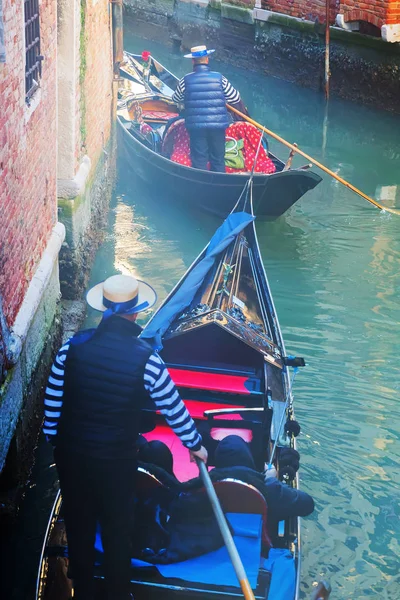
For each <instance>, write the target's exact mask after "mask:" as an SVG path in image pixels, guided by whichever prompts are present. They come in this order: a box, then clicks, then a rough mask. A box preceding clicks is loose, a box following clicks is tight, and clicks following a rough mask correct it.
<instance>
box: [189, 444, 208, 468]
mask: <svg viewBox="0 0 400 600" xmlns="http://www.w3.org/2000/svg"><path fill="white" fill-rule="evenodd" d="M189 452H190V462H195V459H196V458H199V459H200V460H202V461H203V463H205V464H207V459H208V452H207V450H206V449H205V448H204V446H202V447H201V448H200V450H196V451H194V450H189Z"/></svg>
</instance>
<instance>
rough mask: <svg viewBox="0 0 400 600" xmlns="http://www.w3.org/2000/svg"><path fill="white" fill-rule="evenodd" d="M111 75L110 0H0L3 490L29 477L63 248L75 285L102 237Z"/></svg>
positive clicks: (53, 338) (53, 340)
mask: <svg viewBox="0 0 400 600" xmlns="http://www.w3.org/2000/svg"><path fill="white" fill-rule="evenodd" d="M112 80H113V61H112V23H111V11H110V5H109V0H0V212H1V219H0V474H1V475H0V493H1V492H2V491H4V488H7V487H12V486H15V485H17V484H18V479H20V480H22V479H23V473H22V471H23V470H24V469H23V468H22V466H23V465H26V466H29V460H26V458H27V457H28V456H29V454H30V452H31V448H32V442H34V441H35V440H36V433H37V430H38V425H39V423H40V420H41V411H40V410H38V409H37V407H38V402H37V401H38V399H39V398H40V395H41V393H42V390H43V385H44V383H45V380H46V378H47V372H48V366H49V363H50V361H51V359H52V356H53V351H54V347H55V346H56V345H58V343H59V341H60V339H59V329H60V327H59V319H57V313H58V310H59V309H58V305H59V299H60V279H61V280H62V279H63V276H62V273H61V278H60V275H59V272H60V271H59V252H60V249H62V252H61V255H60V256H61V259H60V266H61V265H62V264H63V266H64V271H66V272H68V270H70V271H72V272H74V273H79V274H80V275H79V276H80V284H81V286H80V288H79V289H78V288H74V290H75V291H74V292H71V293H70V297H71V294H72V297H76V296H77V295H78V293H79V291H81V289H82V286H83V285H84V284H85V274H86V273H88V271H89V269H90V260H89V259H90V256H91V252H92V251H93V248H94V246H95V244H96V241H97V240H98V239H99V235H98V231H97V226H98V222H99V219H100V217H99V214H100V213H102V212H104V209H105V208H106V206H107V200H108V196H107V191H108V190H110V182H109V179H110V177H112V173H111V169H110V164H111V163H112V154H111V152H110V136H111V130H112V109H113V83H112ZM63 222H64V223H65V226H64V224H63ZM64 240H65V241H64ZM63 242H64V243H63ZM89 242H91V243H89ZM89 246H90V248H91V250H88V247H89ZM79 253H80V254H79ZM66 256H67V259H68V260H66ZM80 257H83V258H84V260H83V259H82V260H78V259H79V258H80ZM63 261H64V263H63ZM83 262H84V264H83ZM67 277H68V275H66V276H65V277H64V279H65V278H67ZM73 293H75V296H73ZM39 405H40V404H39ZM20 475H21V477H20Z"/></svg>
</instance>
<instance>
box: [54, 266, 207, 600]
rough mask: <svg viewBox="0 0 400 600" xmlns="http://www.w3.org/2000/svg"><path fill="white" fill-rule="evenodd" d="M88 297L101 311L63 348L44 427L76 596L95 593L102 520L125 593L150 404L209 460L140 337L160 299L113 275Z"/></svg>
mask: <svg viewBox="0 0 400 600" xmlns="http://www.w3.org/2000/svg"><path fill="white" fill-rule="evenodd" d="M87 302H88V304H89V305H90V306H91V307H93V308H94V309H96V310H98V311H101V312H103V319H102V321H101V323H100V325H99V326H98V327H97V329H92V330H86V331H81V332H78V333H77V334H76V335H75V336H73V337H72V338H70V339H69V340H68V341H67V342H66V344H64V345H63V346H62V348H61V349H60V350H59V352H58V354H57V356H56V359H55V361H54V364H53V367H52V370H51V374H50V377H49V380H48V385H47V388H46V392H45V401H44V402H45V421H44V428H43V430H44V433H45V434H46V436H47V437H48V439H50V440H51V441H52V443H53V445H54V455H55V461H56V465H57V470H58V474H59V479H60V487H61V493H62V496H63V509H64V518H65V525H66V530H67V537H68V552H69V559H70V563H69V564H70V576H71V578H72V579H73V584H74V600H93V599H94V589H93V588H94V579H93V569H94V563H95V547H94V546H95V536H96V529H97V528H98V527H100V530H101V538H102V544H103V548H104V563H105V574H106V577H105V579H106V591H107V598H108V600H111V599H112V600H126V599H127V598H130V597H131V596H130V593H129V587H130V579H131V569H130V560H131V554H130V528H129V525H128V524H129V522H130V520H131V517H132V515H131V511H132V502H133V498H134V495H135V472H136V466H137V458H136V455H137V447H136V442H137V439H138V436H139V434H140V433H142V432H144V431H146V425H145V422H144V420H145V418H144V417H145V415H146V412H145V411H146V408H147V409H148V408H152V409H153V410H159V411H160V412H161V413H162V414H163V415H164V417H165V419H166V421H167V423H168V425H169V426H170V427H171V428H172V429H173V430H174V431H175V433H176V434H177V435H178V436H179V438H180V440H181V441H182V443H183V444H184V445H185V446H186V447H187V448H188V449H189V451H190V452H191V454H192V455H194V456H197V457H199V458H200V459H202V460H204V461H206V460H207V451H206V450H205V449H204V448H203V447H202V444H201V442H202V440H201V436H200V435H199V433H198V432H197V429H196V426H195V424H194V422H193V420H192V418H191V417H190V415H189V413H188V411H187V409H186V407H185V405H184V404H183V402H182V400H181V398H180V396H179V393H178V391H177V389H176V388H175V385H174V383H173V381H172V380H171V378H170V375H169V373H168V370H167V368H166V366H165V364H164V363H163V361H162V360H161V359H160V357H159V356H158V355H157V354H156V353H154V352H153V349H152V347H151V346H150V345H149V344H148V343H147V342H145V341H144V340H142V339H140V338H139V337H138V336H139V334H140V332H141V328H140V327H139V326H138V325H137V324H136V323H135V319H136V317H137V314H138V313H139V312H140V311H143V310H146V309H148V308H150V307H151V306H153V305H154V303H155V302H156V293H155V291H154V290H153V288H152V287H151V286H150V285H148V284H147V283H144V282H142V281H138V280H137V279H135V278H134V277H131V276H127V275H114V276H112V277H109V278H108V279H106V280H105V281H104V282H102V283H100V284H98V285H96V286H95V287H94V288H92V289H91V290H90V291H89V292H88V294H87ZM147 414H149V413H147Z"/></svg>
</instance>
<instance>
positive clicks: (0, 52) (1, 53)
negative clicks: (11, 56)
mask: <svg viewBox="0 0 400 600" xmlns="http://www.w3.org/2000/svg"><path fill="white" fill-rule="evenodd" d="M0 62H6V49H5V47H4V26H3V0H0Z"/></svg>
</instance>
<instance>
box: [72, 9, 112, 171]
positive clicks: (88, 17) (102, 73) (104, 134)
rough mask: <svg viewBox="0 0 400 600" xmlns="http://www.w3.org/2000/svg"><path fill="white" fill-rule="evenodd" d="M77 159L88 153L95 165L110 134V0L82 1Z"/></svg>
mask: <svg viewBox="0 0 400 600" xmlns="http://www.w3.org/2000/svg"><path fill="white" fill-rule="evenodd" d="M81 27H82V29H81V35H80V51H79V57H80V68H79V69H78V80H79V81H78V85H77V94H78V97H79V102H78V103H77V106H78V108H79V109H80V110H79V113H78V114H77V119H78V122H79V124H80V125H79V127H78V129H79V132H80V135H79V136H78V140H77V159H78V162H79V160H80V158H81V157H82V156H83V155H84V154H87V155H88V156H89V157H90V160H91V162H92V167H93V168H95V166H96V164H97V162H98V160H99V158H100V155H101V153H102V150H103V148H104V147H105V146H106V144H107V141H108V139H109V137H110V133H111V124H112V119H111V117H110V115H111V108H112V79H113V70H112V64H113V61H112V35H111V31H112V29H111V5H110V2H109V0H97V2H93V0H81Z"/></svg>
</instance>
